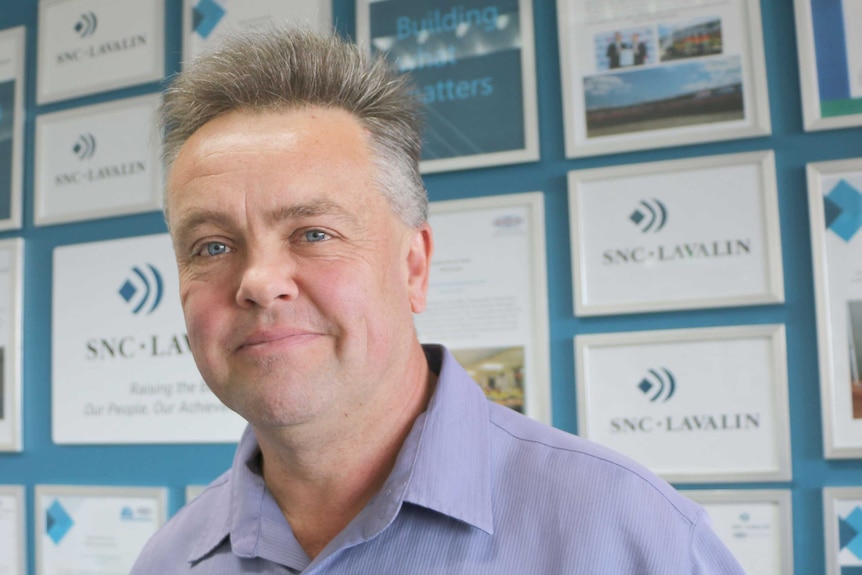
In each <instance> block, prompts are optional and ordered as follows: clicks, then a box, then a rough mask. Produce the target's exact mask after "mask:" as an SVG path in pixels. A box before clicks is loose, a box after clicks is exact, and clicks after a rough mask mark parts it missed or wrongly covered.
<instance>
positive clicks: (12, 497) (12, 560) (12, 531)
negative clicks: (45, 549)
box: [0, 485, 27, 575]
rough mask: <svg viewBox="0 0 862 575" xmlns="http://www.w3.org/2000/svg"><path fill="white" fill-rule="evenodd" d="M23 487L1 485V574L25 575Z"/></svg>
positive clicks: (24, 505) (25, 547)
mask: <svg viewBox="0 0 862 575" xmlns="http://www.w3.org/2000/svg"><path fill="white" fill-rule="evenodd" d="M26 512H27V505H26V502H25V500H24V486H23V485H0V573H3V574H4V575H6V574H8V575H24V573H25V572H26V571H25V569H24V566H25V564H26V558H27V535H26V531H25V527H24V525H25V519H24V518H25V516H26Z"/></svg>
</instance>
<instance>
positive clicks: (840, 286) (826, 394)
mask: <svg viewBox="0 0 862 575" xmlns="http://www.w3.org/2000/svg"><path fill="white" fill-rule="evenodd" d="M806 170H807V173H808V210H809V214H810V218H811V219H810V222H811V254H812V264H813V267H814V297H815V304H816V310H817V352H818V353H817V355H818V358H819V363H820V397H821V406H822V409H823V453H824V455H825V456H826V458H828V459H838V458H858V457H862V373H860V366H862V234H860V233H858V232H859V228H860V226H862V219H860V218H862V158H858V159H853V160H839V161H834V162H822V163H816V164H808V166H807V167H806Z"/></svg>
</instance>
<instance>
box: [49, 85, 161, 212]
mask: <svg viewBox="0 0 862 575" xmlns="http://www.w3.org/2000/svg"><path fill="white" fill-rule="evenodd" d="M160 99H161V96H160V95H159V94H150V95H147V96H139V97H137V98H128V99H124V100H114V101H111V102H107V103H104V104H96V105H94V106H86V107H83V108H73V109H71V110H64V111H61V112H54V113H52V114H43V115H41V116H38V117H37V118H36V169H35V185H34V187H35V209H34V212H35V213H34V221H35V224H36V225H37V226H43V225H48V224H58V223H65V222H74V221H81V220H89V219H95V218H107V217H112V216H120V215H126V214H133V213H139V212H149V211H156V210H160V209H161V207H162V185H163V182H162V164H161V159H160V157H159V154H160V151H159V147H158V145H156V144H154V143H153V139H152V138H150V128H151V125H152V118H153V114H155V111H156V108H157V107H158V105H159V101H160Z"/></svg>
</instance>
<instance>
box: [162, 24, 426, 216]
mask: <svg viewBox="0 0 862 575" xmlns="http://www.w3.org/2000/svg"><path fill="white" fill-rule="evenodd" d="M308 106H317V107H322V108H341V109H343V110H346V111H347V112H350V113H352V114H353V115H354V116H355V117H356V118H357V119H358V120H359V122H360V123H361V124H362V126H363V127H364V128H365V129H366V130H367V131H368V133H369V134H370V138H369V141H370V147H371V151H372V155H373V157H374V162H375V164H376V168H377V169H376V170H375V174H376V175H375V178H376V184H377V186H378V189H379V190H380V191H381V193H383V194H384V196H385V197H386V198H387V199H388V200H389V203H390V205H391V206H392V210H393V212H394V213H395V214H396V215H397V216H398V217H399V218H400V219H401V220H402V221H403V222H404V223H405V224H406V225H408V226H411V227H419V226H420V225H422V224H423V223H424V222H425V221H426V219H427V217H428V196H427V193H426V191H425V186H424V185H423V183H422V178H421V176H420V175H419V159H420V155H421V152H422V137H421V118H420V114H419V102H418V100H417V99H416V97H415V96H414V94H413V91H412V88H411V85H410V83H409V80H408V78H407V77H406V76H403V75H399V74H397V73H396V72H395V71H394V70H393V68H392V67H391V66H390V65H389V64H388V63H387V62H386V60H385V59H384V58H383V57H382V56H377V57H372V56H369V55H368V54H367V53H366V52H365V51H364V50H362V49H361V48H360V47H358V46H357V45H355V44H353V43H351V42H347V41H345V40H343V39H341V38H339V37H338V36H336V35H322V34H318V33H315V32H311V31H309V30H303V29H289V30H284V29H274V30H269V31H266V32H255V33H248V34H243V35H237V36H233V37H229V38H228V39H226V40H225V41H224V42H223V43H221V44H220V45H219V46H217V47H216V48H215V49H212V50H210V51H207V52H205V53H204V54H203V55H201V56H200V57H198V58H197V59H196V60H195V61H193V62H192V63H191V64H190V65H188V66H187V67H186V68H185V69H184V70H183V71H182V72H180V73H179V74H177V75H176V76H175V77H174V79H173V81H172V82H171V85H170V86H169V87H168V89H167V90H166V91H165V95H164V99H163V101H162V104H161V106H160V108H159V112H158V119H157V121H158V127H159V128H160V129H161V133H162V138H163V149H162V160H163V163H164V165H165V172H166V173H167V172H169V171H170V169H171V166H172V165H173V162H174V160H176V157H177V155H178V154H179V151H180V148H181V147H182V146H183V144H185V142H186V140H188V139H189V138H190V137H191V135H192V134H194V133H195V131H197V130H198V129H199V128H200V127H201V126H203V125H204V124H206V123H207V122H209V121H210V120H212V119H214V118H216V117H217V116H219V115H221V114H225V113H227V112H231V111H234V110H250V111H278V110H289V109H298V108H303V107H308ZM165 206H167V202H165Z"/></svg>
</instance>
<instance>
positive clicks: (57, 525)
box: [45, 499, 75, 544]
mask: <svg viewBox="0 0 862 575" xmlns="http://www.w3.org/2000/svg"><path fill="white" fill-rule="evenodd" d="M74 523H75V522H74V521H72V518H71V517H69V514H68V513H66V510H65V509H63V506H62V505H60V502H59V501H57V500H56V499H55V500H54V503H52V504H51V507H49V508H48V511H47V512H46V513H45V531H46V533H48V537H50V538H51V540H52V541H53V542H54V544H58V543H60V540H61V539H63V537H65V536H66V533H68V532H69V530H70V529H71V528H72V525H74Z"/></svg>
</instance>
